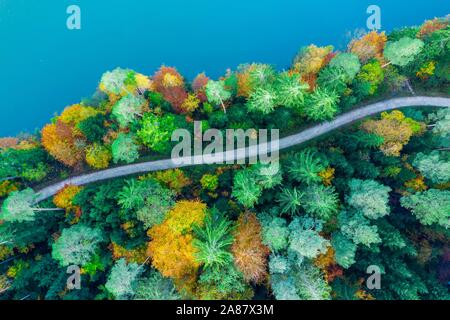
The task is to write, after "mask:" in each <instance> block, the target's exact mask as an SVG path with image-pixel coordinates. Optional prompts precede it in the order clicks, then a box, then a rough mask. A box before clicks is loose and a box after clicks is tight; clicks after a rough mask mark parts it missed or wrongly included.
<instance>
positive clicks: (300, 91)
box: [275, 72, 309, 110]
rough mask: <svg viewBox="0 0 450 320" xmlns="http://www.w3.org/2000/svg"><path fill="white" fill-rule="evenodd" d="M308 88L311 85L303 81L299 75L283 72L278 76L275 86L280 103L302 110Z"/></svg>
mask: <svg viewBox="0 0 450 320" xmlns="http://www.w3.org/2000/svg"><path fill="white" fill-rule="evenodd" d="M308 89H309V85H308V84H306V83H304V82H302V81H301V78H300V76H299V75H297V74H294V75H289V74H288V73H286V72H283V73H282V74H280V76H279V77H278V79H277V82H276V86H275V90H276V92H277V97H278V104H280V105H283V106H286V107H288V108H292V109H294V110H300V109H301V108H302V106H303V104H304V102H305V97H306V95H307V90H308Z"/></svg>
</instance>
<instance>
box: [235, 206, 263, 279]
mask: <svg viewBox="0 0 450 320" xmlns="http://www.w3.org/2000/svg"><path fill="white" fill-rule="evenodd" d="M231 252H232V253H233V257H234V263H235V265H236V267H237V268H238V269H239V270H240V271H241V272H242V274H243V275H244V279H245V280H247V281H253V282H255V283H260V282H262V281H263V280H264V279H265V278H266V276H267V256H268V255H269V253H270V250H269V248H268V247H267V246H265V245H264V244H263V243H262V238H261V225H260V223H259V221H258V219H257V218H256V216H255V214H253V213H243V214H241V215H240V216H239V219H238V222H237V228H236V231H235V234H234V242H233V245H232V247H231Z"/></svg>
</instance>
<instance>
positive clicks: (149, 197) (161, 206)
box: [136, 182, 175, 229]
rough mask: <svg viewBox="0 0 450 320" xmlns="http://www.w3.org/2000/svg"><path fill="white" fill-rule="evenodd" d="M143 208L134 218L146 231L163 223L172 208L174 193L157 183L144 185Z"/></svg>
mask: <svg viewBox="0 0 450 320" xmlns="http://www.w3.org/2000/svg"><path fill="white" fill-rule="evenodd" d="M146 185H147V186H148V189H146V190H147V192H146V194H145V202H144V206H143V207H142V208H140V209H139V210H138V211H137V212H136V217H137V219H138V220H139V221H141V222H142V223H143V224H144V227H145V228H146V229H149V228H151V227H153V226H154V225H156V224H160V223H162V222H163V220H164V217H165V215H166V213H167V212H168V211H169V210H170V209H171V208H172V207H173V206H174V204H175V201H174V197H175V193H174V192H173V191H171V190H168V189H166V188H163V187H162V186H161V185H160V184H159V183H157V182H154V183H151V184H146Z"/></svg>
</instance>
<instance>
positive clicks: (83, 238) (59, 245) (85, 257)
mask: <svg viewBox="0 0 450 320" xmlns="http://www.w3.org/2000/svg"><path fill="white" fill-rule="evenodd" d="M102 241H103V235H102V232H101V231H100V229H92V228H90V227H88V226H85V225H83V224H77V225H74V226H72V227H70V228H68V229H64V230H63V231H62V233H61V236H60V237H59V238H58V239H57V240H56V241H55V242H54V243H53V245H52V257H53V258H54V259H55V260H57V261H59V263H60V264H61V266H63V267H65V266H68V265H71V264H75V265H78V266H84V265H85V264H87V263H88V262H89V261H90V260H91V258H92V257H93V255H94V254H95V253H96V251H97V250H98V249H99V244H100V242H102Z"/></svg>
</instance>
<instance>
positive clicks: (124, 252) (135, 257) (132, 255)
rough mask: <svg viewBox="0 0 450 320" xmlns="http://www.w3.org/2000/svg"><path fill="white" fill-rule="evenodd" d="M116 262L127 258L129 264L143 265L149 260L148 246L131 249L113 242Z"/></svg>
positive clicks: (112, 246) (112, 250)
mask: <svg viewBox="0 0 450 320" xmlns="http://www.w3.org/2000/svg"><path fill="white" fill-rule="evenodd" d="M110 249H111V252H112V256H113V259H114V260H119V259H122V258H125V260H126V261H127V262H128V263H133V262H134V263H138V264H143V263H144V262H145V261H146V260H147V246H145V245H143V246H139V247H136V248H134V249H129V248H125V247H122V246H120V245H119V244H117V243H115V242H112V243H111V246H110Z"/></svg>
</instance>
